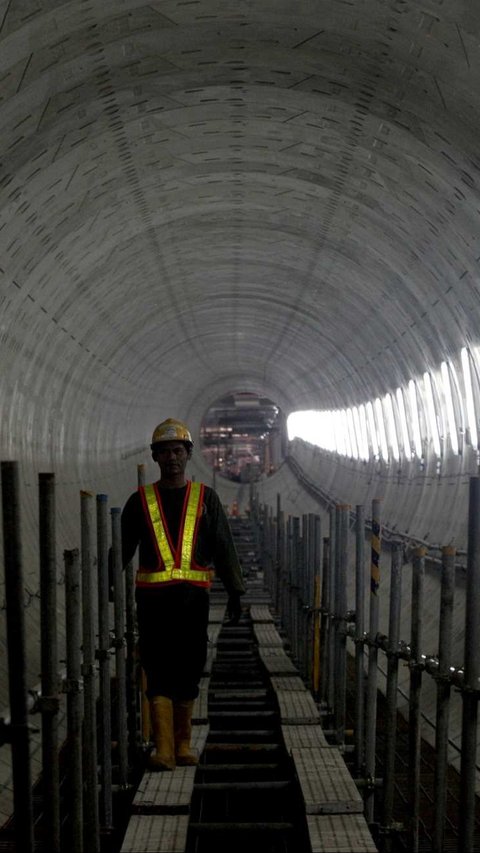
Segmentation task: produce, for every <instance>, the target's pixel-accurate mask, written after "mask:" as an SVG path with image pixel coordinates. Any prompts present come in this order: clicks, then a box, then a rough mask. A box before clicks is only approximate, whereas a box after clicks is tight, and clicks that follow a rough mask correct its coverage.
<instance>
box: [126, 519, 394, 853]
mask: <svg viewBox="0 0 480 853" xmlns="http://www.w3.org/2000/svg"><path fill="white" fill-rule="evenodd" d="M232 529H233V531H234V535H235V539H236V545H237V549H238V552H239V555H240V558H241V561H242V564H243V568H244V572H245V576H246V582H247V594H246V595H245V596H244V598H243V600H242V604H243V608H244V612H243V615H242V619H241V620H240V623H239V625H238V626H235V627H234V626H229V625H227V624H225V621H224V620H225V610H226V596H225V593H224V592H223V589H222V588H221V587H218V588H217V586H216V585H214V588H213V590H212V597H211V608H210V625H209V640H210V646H209V653H208V660H207V664H206V667H205V672H204V677H203V678H202V681H201V685H200V695H199V697H198V699H197V702H196V705H195V710H194V717H193V723H194V725H193V732H194V734H193V746H194V747H195V748H196V749H197V750H198V753H199V756H200V763H199V765H198V767H178V768H177V769H176V770H174V771H173V772H172V773H152V772H148V771H146V772H145V774H144V775H143V777H142V779H141V782H140V784H139V786H138V789H137V791H136V795H135V798H134V800H133V805H132V814H131V818H130V820H129V823H128V827H127V831H126V834H125V837H124V840H123V845H122V848H121V853H220V851H221V853H224V851H228V853H237V852H238V853H240V851H242V853H244V851H245V848H246V847H247V846H251V849H252V850H260V849H261V850H262V851H263V853H280V851H282V853H310V851H312V853H316V851H322V853H375V851H376V850H377V847H376V846H375V844H374V842H373V840H372V837H371V835H370V832H369V830H368V826H367V824H366V821H365V819H364V817H363V800H362V797H361V796H360V794H359V792H358V789H357V787H356V785H355V783H354V781H353V779H352V777H351V775H350V773H349V771H348V769H347V767H346V764H345V762H344V760H343V757H342V755H341V753H340V751H339V749H338V748H337V747H335V746H331V745H329V743H328V742H327V740H326V738H325V735H324V733H323V730H322V727H321V724H320V713H319V710H318V708H317V705H316V703H315V702H314V700H313V698H312V695H311V693H310V692H309V691H308V690H307V689H306V687H305V685H304V683H303V681H302V679H301V678H300V676H299V673H298V670H297V669H296V667H295V665H294V663H293V661H292V659H291V657H289V655H288V652H287V650H286V643H285V641H284V639H283V638H282V636H281V633H280V632H279V630H278V626H277V625H276V623H275V616H274V614H273V613H272V610H271V607H270V600H269V596H268V593H267V592H266V591H265V589H264V585H263V575H262V571H261V567H260V566H259V564H258V556H257V552H256V548H255V543H254V541H253V537H252V534H251V530H250V526H249V524H248V521H247V520H245V519H242V518H236V519H232Z"/></svg>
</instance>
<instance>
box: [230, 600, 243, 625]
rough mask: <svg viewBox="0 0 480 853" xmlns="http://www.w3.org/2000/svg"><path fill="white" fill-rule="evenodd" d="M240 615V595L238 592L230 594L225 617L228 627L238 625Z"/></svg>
mask: <svg viewBox="0 0 480 853" xmlns="http://www.w3.org/2000/svg"><path fill="white" fill-rule="evenodd" d="M241 615H242V606H241V604H240V595H239V593H238V592H232V593H230V596H229V599H228V603H227V616H228V624H229V625H238V623H239V621H240V617H241Z"/></svg>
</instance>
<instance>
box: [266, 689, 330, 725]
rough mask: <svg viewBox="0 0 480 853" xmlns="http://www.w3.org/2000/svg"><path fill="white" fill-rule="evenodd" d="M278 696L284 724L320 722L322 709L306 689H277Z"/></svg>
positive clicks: (313, 723)
mask: <svg viewBox="0 0 480 853" xmlns="http://www.w3.org/2000/svg"><path fill="white" fill-rule="evenodd" d="M276 696H277V701H278V707H279V709H280V719H281V722H282V725H294V726H299V725H306V724H307V725H308V724H309V723H310V724H312V725H318V723H319V722H320V711H319V710H318V708H317V706H316V704H315V700H314V699H313V696H312V695H311V694H310V693H308V692H307V691H306V690H305V691H303V692H302V691H300V690H277V692H276Z"/></svg>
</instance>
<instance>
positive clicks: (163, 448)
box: [154, 441, 190, 480]
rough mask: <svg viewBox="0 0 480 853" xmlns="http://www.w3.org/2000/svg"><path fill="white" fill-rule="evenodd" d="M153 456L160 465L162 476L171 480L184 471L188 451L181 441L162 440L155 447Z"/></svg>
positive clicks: (188, 456) (188, 455) (188, 454)
mask: <svg viewBox="0 0 480 853" xmlns="http://www.w3.org/2000/svg"><path fill="white" fill-rule="evenodd" d="M154 458H155V461H156V462H158V464H159V465H160V473H161V475H162V477H163V478H164V479H166V480H171V479H172V478H177V477H179V476H180V475H182V474H183V472H184V471H185V468H186V465H187V462H188V460H189V458H190V451H189V450H187V448H186V447H185V445H184V444H183V442H182V441H163V442H162V443H161V444H159V445H158V447H156V448H155V452H154Z"/></svg>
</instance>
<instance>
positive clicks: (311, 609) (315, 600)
mask: <svg viewBox="0 0 480 853" xmlns="http://www.w3.org/2000/svg"><path fill="white" fill-rule="evenodd" d="M320 534H321V527H320V517H319V516H318V515H313V514H312V513H310V514H309V516H308V588H307V606H308V619H309V621H308V626H309V631H308V633H307V637H306V659H307V664H308V673H307V674H308V681H309V683H310V684H311V685H312V691H313V693H314V695H315V696H318V688H319V665H320V593H321V586H320V584H321V574H320V569H321V565H320V559H319V558H320V547H319V546H320ZM315 668H316V675H315V674H314V673H315Z"/></svg>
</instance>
